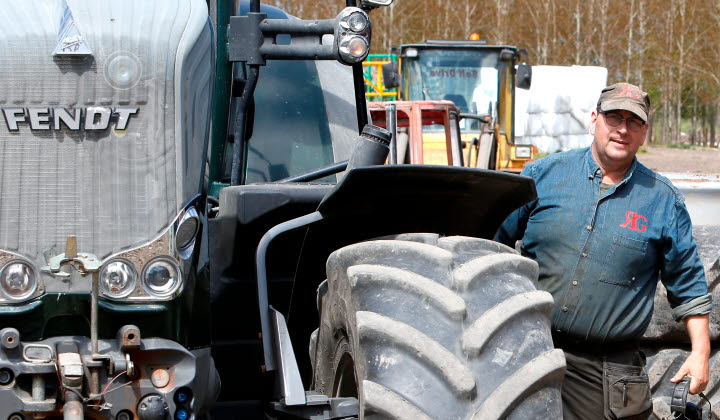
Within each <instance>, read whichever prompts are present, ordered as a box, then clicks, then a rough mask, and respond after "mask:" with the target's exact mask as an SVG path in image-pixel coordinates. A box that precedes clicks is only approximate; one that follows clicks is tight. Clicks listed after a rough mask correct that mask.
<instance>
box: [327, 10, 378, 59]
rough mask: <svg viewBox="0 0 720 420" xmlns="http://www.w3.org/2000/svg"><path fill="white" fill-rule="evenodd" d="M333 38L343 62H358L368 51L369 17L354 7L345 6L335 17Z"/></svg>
mask: <svg viewBox="0 0 720 420" xmlns="http://www.w3.org/2000/svg"><path fill="white" fill-rule="evenodd" d="M337 22H338V23H337V27H336V30H335V39H336V42H337V48H338V55H339V57H340V60H341V61H342V62H343V63H345V64H355V63H359V62H361V61H362V60H364V59H365V57H367V55H368V53H369V52H370V18H369V17H368V15H367V13H365V12H364V11H362V10H361V9H358V8H356V7H347V8H345V9H344V10H343V11H342V12H341V13H340V14H339V15H338V18H337Z"/></svg>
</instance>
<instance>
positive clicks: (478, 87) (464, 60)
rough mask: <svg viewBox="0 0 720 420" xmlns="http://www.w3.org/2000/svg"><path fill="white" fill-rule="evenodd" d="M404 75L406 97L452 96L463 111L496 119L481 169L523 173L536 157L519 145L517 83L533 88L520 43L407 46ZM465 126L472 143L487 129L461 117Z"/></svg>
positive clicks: (402, 64) (403, 54) (466, 139)
mask: <svg viewBox="0 0 720 420" xmlns="http://www.w3.org/2000/svg"><path fill="white" fill-rule="evenodd" d="M399 73H400V74H399V75H400V98H401V99H402V100H409V101H428V100H433V101H437V100H449V101H452V102H453V103H455V105H456V106H457V107H458V108H459V109H460V112H461V113H470V114H486V115H489V116H490V117H491V120H492V121H493V129H494V133H495V135H494V137H495V142H496V145H495V146H494V151H493V152H492V153H491V155H492V156H491V158H490V160H489V161H488V162H484V163H482V164H481V165H482V166H481V167H483V166H484V167H490V168H494V169H500V170H507V171H511V172H519V171H520V170H522V167H523V166H524V164H525V163H526V162H527V161H528V160H529V159H530V157H529V156H528V157H526V154H524V153H523V152H524V151H525V150H523V151H522V152H520V153H518V151H517V150H516V148H515V140H514V132H513V127H514V118H515V115H514V101H515V87H516V85H517V87H520V88H525V89H527V88H529V84H530V78H529V76H528V73H529V66H528V65H527V64H525V63H524V62H523V54H521V51H520V50H518V49H517V48H516V47H511V46H488V45H485V42H484V41H445V40H428V41H427V42H426V43H424V44H409V45H403V46H401V47H400V65H399ZM516 80H517V83H516ZM460 128H461V129H462V131H463V141H464V142H465V144H466V147H471V146H472V144H473V139H475V138H479V136H480V135H481V133H482V130H483V127H482V126H481V124H479V123H478V121H477V120H473V119H464V120H463V121H461V126H460ZM442 129H443V127H438V128H437V130H438V131H441V130H442ZM521 149H524V148H521Z"/></svg>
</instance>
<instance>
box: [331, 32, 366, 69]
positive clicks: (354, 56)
mask: <svg viewBox="0 0 720 420" xmlns="http://www.w3.org/2000/svg"><path fill="white" fill-rule="evenodd" d="M339 47H340V56H341V57H343V60H344V61H347V62H352V63H359V62H361V61H362V60H363V59H364V58H365V57H366V56H367V53H368V50H369V49H370V45H369V44H368V42H367V40H366V39H365V38H363V37H361V36H358V35H355V36H350V37H345V38H343V39H342V40H341V41H340V45H339Z"/></svg>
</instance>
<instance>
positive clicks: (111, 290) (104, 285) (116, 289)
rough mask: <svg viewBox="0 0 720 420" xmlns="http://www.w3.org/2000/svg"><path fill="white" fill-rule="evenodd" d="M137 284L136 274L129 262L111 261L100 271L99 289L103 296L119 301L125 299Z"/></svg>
mask: <svg viewBox="0 0 720 420" xmlns="http://www.w3.org/2000/svg"><path fill="white" fill-rule="evenodd" d="M136 284H137V273H136V272H135V268H134V267H133V265H132V264H131V263H130V262H129V261H125V260H113V261H110V262H109V263H107V264H105V266H103V268H102V269H101V270H100V288H101V289H102V292H103V294H104V295H105V296H107V297H110V298H113V299H120V298H124V297H127V296H128V295H129V294H130V293H132V291H133V290H135V285H136Z"/></svg>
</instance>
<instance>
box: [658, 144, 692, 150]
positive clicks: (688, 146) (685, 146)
mask: <svg viewBox="0 0 720 420" xmlns="http://www.w3.org/2000/svg"><path fill="white" fill-rule="evenodd" d="M665 147H667V148H668V149H683V150H695V146H693V145H691V144H668V145H666V146H665Z"/></svg>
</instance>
